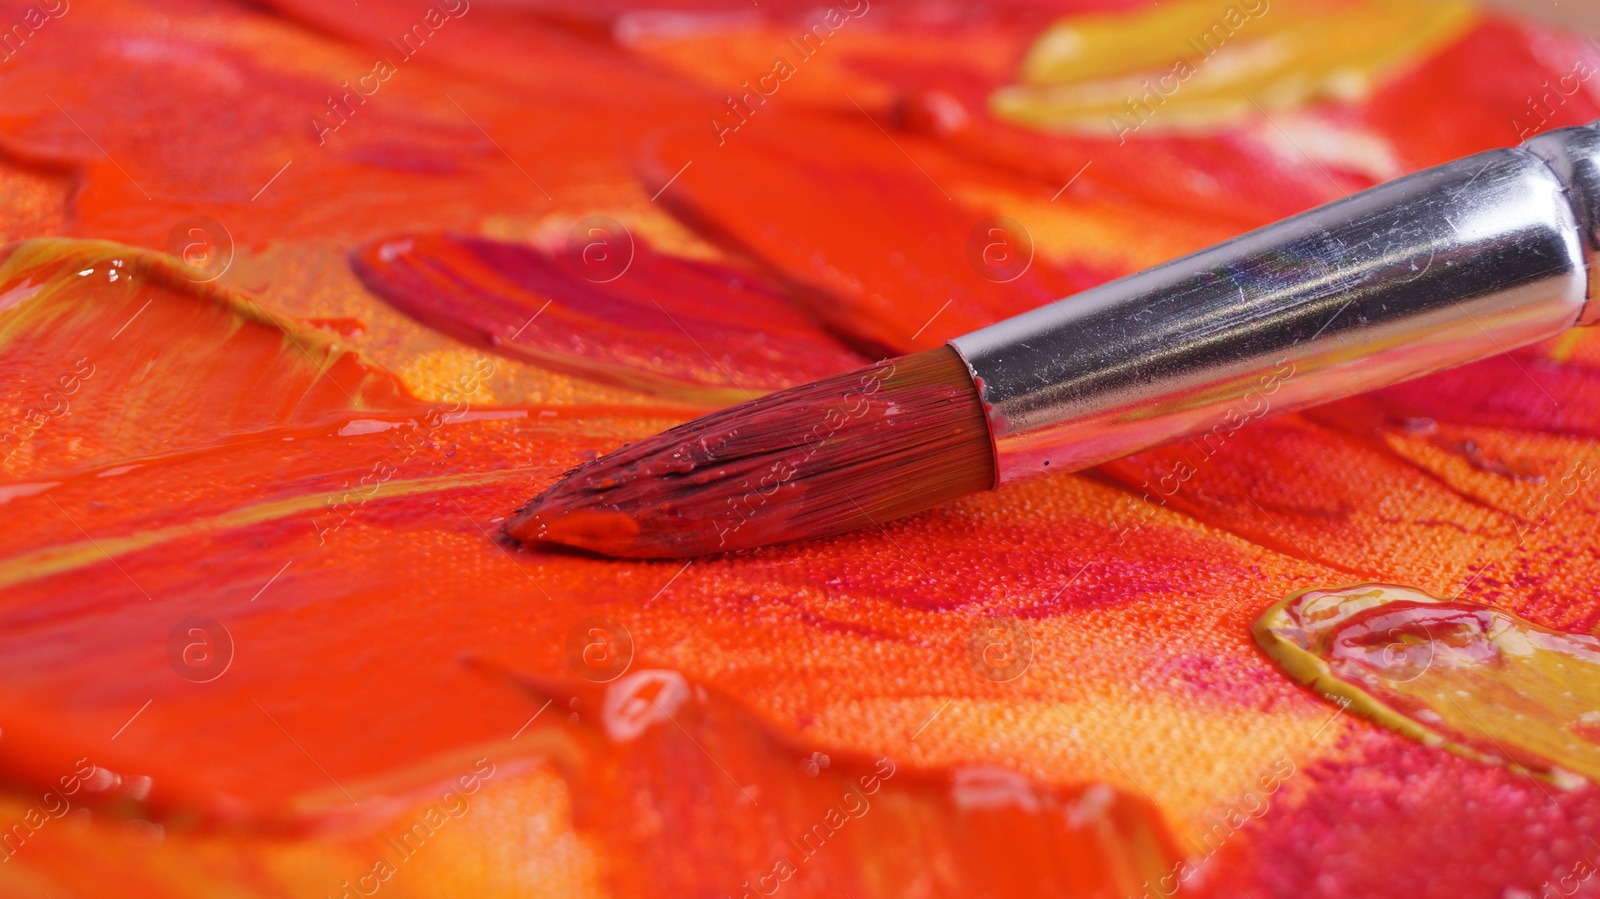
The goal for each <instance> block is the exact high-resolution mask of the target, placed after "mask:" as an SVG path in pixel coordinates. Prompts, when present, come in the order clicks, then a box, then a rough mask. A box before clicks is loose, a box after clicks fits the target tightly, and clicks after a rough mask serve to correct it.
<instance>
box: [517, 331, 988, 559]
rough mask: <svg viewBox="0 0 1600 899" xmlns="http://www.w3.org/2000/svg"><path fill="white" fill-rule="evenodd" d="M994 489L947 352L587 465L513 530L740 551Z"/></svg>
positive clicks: (983, 430)
mask: <svg viewBox="0 0 1600 899" xmlns="http://www.w3.org/2000/svg"><path fill="white" fill-rule="evenodd" d="M993 486H994V451H993V448H992V446H991V443H990V439H989V427H988V422H987V421H986V420H985V418H984V413H983V406H982V403H981V402H980V400H979V398H978V391H977V389H976V388H975V387H974V386H973V383H972V378H971V376H970V375H969V374H968V372H967V366H966V363H965V362H963V361H962V359H961V357H960V356H958V355H957V354H956V352H955V351H954V350H952V349H950V348H948V347H940V348H938V349H933V350H925V351H923V352H920V353H916V354H913V355H910V356H903V357H901V358H899V359H894V360H890V361H887V362H882V363H879V364H877V365H873V366H870V367H868V368H864V369H860V370H858V371H854V372H850V373H847V374H842V375H835V376H834V377H831V378H825V379H823V380H821V381H816V382H813V383H811V384H804V385H801V386H798V387H791V388H789V389H787V390H781V391H779V392H777V393H773V394H769V395H767V396H763V397H760V398H758V399H755V400H752V401H750V402H747V403H743V404H741V405H738V406H734V407H732V408H729V409H724V410H722V411H720V412H715V413H712V414H711V415H707V416H705V417H703V418H698V419H695V420H694V421H691V422H688V423H687V424H683V425H679V426H678V427H676V428H673V429H672V430H670V431H666V432H663V433H661V434H657V435H656V436H654V437H650V438H647V439H645V440H641V441H639V442H637V443H630V444H628V445H627V446H624V447H622V448H621V449H619V450H617V451H615V452H613V453H610V454H608V455H605V456H602V457H600V458H598V459H595V460H594V461H592V462H586V463H584V464H583V465H580V466H578V467H577V468H575V469H573V470H572V471H570V472H568V473H567V475H566V477H564V478H563V479H562V480H560V481H558V482H556V483H555V484H554V485H553V486H551V487H550V488H549V489H548V490H546V491H544V492H543V493H541V494H540V495H539V496H538V497H536V498H535V499H534V500H533V501H532V502H531V503H529V504H528V505H527V506H525V507H523V508H522V509H521V510H519V511H518V512H517V514H516V515H515V516H514V517H513V518H512V519H511V521H510V522H508V523H507V524H506V531H507V532H508V533H509V534H510V535H511V536H512V537H515V538H516V539H518V540H521V541H524V542H535V543H539V542H544V543H560V544H564V545H568V546H576V547H580V548H582V549H587V550H591V551H594V552H599V553H604V554H606V555H611V556H625V557H633V558H669V557H682V556H695V555H702V554H705V553H716V552H729V551H732V550H737V549H747V548H750V547H755V546H765V545H767V544H771V543H783V542H787V541H790V540H799V539H804V538H808V537H822V536H826V535H829V534H837V533H841V532H843V531H850V530H855V529H857V528H863V527H873V526H875V525H881V524H882V523H883V522H886V521H889V520H890V519H893V518H899V517H901V516H904V515H910V514H913V513H916V512H921V511H923V510H925V509H928V508H931V507H933V506H936V505H939V504H940V503H943V502H946V501H948V500H951V499H955V498H956V497H959V496H965V495H966V494H969V493H975V492H977V491H980V490H987V489H989V488H991V487H993Z"/></svg>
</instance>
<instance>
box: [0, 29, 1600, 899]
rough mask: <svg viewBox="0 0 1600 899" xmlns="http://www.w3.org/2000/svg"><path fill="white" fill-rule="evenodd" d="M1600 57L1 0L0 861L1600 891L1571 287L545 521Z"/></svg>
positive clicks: (1583, 73) (1003, 887)
mask: <svg viewBox="0 0 1600 899" xmlns="http://www.w3.org/2000/svg"><path fill="white" fill-rule="evenodd" d="M1597 71H1600V44H1596V43H1594V42H1592V41H1590V40H1588V39H1587V38H1585V37H1584V36H1583V35H1581V34H1577V33H1573V32H1566V31H1561V30H1559V29H1557V28H1555V27H1554V26H1550V25H1545V24H1535V23H1532V22H1530V21H1523V20H1520V19H1516V18H1511V17H1508V16H1506V15H1502V14H1495V13H1490V12H1487V11H1484V10H1481V9H1478V8H1476V7H1473V6H1469V5H1463V4H1459V3H1447V2H1440V3H1416V2H1411V0H1236V2H1232V3H1227V2H1223V0H1164V2H1162V3H1160V4H1146V3H1142V2H1123V0H1093V2H1090V0H1082V2H1057V3H1049V4H1025V3H1020V2H1017V3H1012V2H1005V3H999V4H991V5H985V6H982V7H977V6H967V5H962V4H950V3H944V2H938V0H913V2H890V0H854V2H844V0H839V2H837V3H836V4H835V5H832V6H827V5H823V4H821V3H814V2H805V3H800V2H792V0H761V2H759V3H756V2H752V3H750V4H749V5H748V6H741V5H738V4H715V5H714V4H709V3H705V2H702V0H682V2H677V3H673V4H671V5H668V6H660V5H646V4H634V3H630V2H624V0H600V2H595V3H587V4H573V5H570V6H569V5H558V4H554V3H550V2H547V0H526V2H517V3H511V2H500V3H491V2H487V0H436V2H433V3H431V4H430V3H425V2H422V0H349V2H345V0H326V2H324V0H318V2H312V0H262V2H257V3H248V4H246V3H225V2H220V0H171V2H165V3H157V2H153V0H96V2H93V3H91V2H89V0H70V2H69V0H49V2H46V0H36V2H33V3H26V4H25V3H20V2H11V3H6V4H4V5H3V6H0V240H3V241H4V242H5V246H4V248H3V249H0V513H3V518H0V783H3V790H0V894H4V895H6V896H18V897H45V896H48V897H54V899H63V897H102V896H105V897H121V896H174V897H219V896H227V897H324V896H326V897H335V899H353V897H356V896H374V895H381V896H384V897H419V899H420V897H430V899H431V897H440V896H454V897H457V899H460V897H544V896H560V897H569V896H570V897H591V896H592V897H654V896H673V897H716V899H721V897H731V899H740V897H755V896H784V897H802V896H805V897H812V896H815V897H841V896H842V897H849V899H869V897H944V896H950V897H1008V896H1030V897H1032V896H1086V897H1087V896H1095V897H1101V896H1104V897H1136V896H1149V897H1157V896H1171V895H1184V896H1195V897H1202V896H1205V897H1211V896H1215V897H1244V896H1260V897H1276V896H1327V897H1345V896H1362V897H1377V896H1395V897H1399V896H1404V897H1408V899H1416V897H1433V896H1438V897H1469V896H1470V897H1495V899H1512V897H1533V896H1546V895H1552V893H1553V894H1556V895H1562V896H1570V895H1600V880H1597V879H1595V878H1593V877H1592V875H1593V873H1594V871H1595V868H1596V867H1597V866H1600V845H1597V840H1600V790H1597V788H1596V787H1595V785H1594V783H1593V781H1592V777H1594V776H1595V773H1596V772H1597V771H1600V761H1597V755H1600V749H1597V747H1600V696H1597V695H1596V693H1597V692H1600V688H1597V686H1596V683H1597V680H1600V679H1597V678H1595V677H1593V676H1592V675H1594V674H1595V666H1596V665H1597V664H1600V661H1597V660H1600V642H1597V641H1596V640H1595V639H1594V637H1592V636H1591V631H1592V629H1593V628H1594V627H1595V626H1596V625H1597V623H1600V598H1597V594H1596V592H1595V589H1594V584H1595V583H1596V582H1597V580H1600V533H1597V528H1596V527H1595V523H1596V521H1600V491H1597V490H1596V486H1597V482H1596V480H1595V477H1594V476H1595V473H1596V471H1597V469H1600V448H1597V446H1596V444H1595V438H1596V437H1597V436H1600V342H1597V340H1596V338H1595V337H1594V336H1592V335H1591V334H1588V333H1586V332H1584V331H1582V330H1574V331H1572V332H1570V333H1568V334H1567V335H1564V336H1562V337H1560V338H1558V339H1555V340H1553V341H1550V342H1548V343H1545V344H1542V345H1539V346H1536V347H1533V348H1530V349H1526V350H1519V351H1515V352H1511V353H1507V354H1503V355H1501V356H1498V357H1496V358H1493V359H1490V360H1487V361H1484V362H1480V363H1477V364H1474V365H1471V366H1468V367H1465V368H1461V369H1457V370H1453V371H1449V372H1445V373H1442V374H1439V375H1435V376H1432V377H1429V378H1426V379H1423V380H1420V381H1416V382H1412V383H1407V384H1403V385H1399V386H1396V387H1393V388H1390V389H1387V390H1384V391H1381V392H1378V393H1375V394H1370V395H1365V396H1361V397H1357V398H1354V399H1350V400H1345V401H1341V402H1339V403H1335V404H1333V405H1330V406H1327V407H1323V408H1318V409H1315V410H1312V411H1309V412H1304V413H1299V414H1293V415H1275V414H1273V409H1272V393H1273V392H1274V390H1275V389H1276V386H1277V385H1275V384H1273V383H1264V384H1263V385H1262V388H1261V390H1260V391H1259V392H1258V393H1257V394H1255V395H1253V396H1251V397H1249V398H1247V399H1248V400H1249V401H1248V402H1246V403H1243V404H1241V407H1240V409H1239V414H1238V415H1236V416H1234V417H1233V418H1232V419H1231V420H1230V423H1229V425H1228V427H1226V428H1223V429H1219V430H1217V431H1215V432H1213V433H1211V434H1209V435H1207V436H1205V437H1204V438H1201V439H1196V440H1192V441H1187V442H1183V443H1180V444H1177V445H1173V446H1169V447H1165V448H1162V449H1158V450H1154V451H1150V452H1146V453H1142V454H1139V455H1137V456H1134V457H1131V458H1128V459H1125V460H1122V461H1119V462H1116V463H1113V464H1109V465H1106V466H1103V467H1101V468H1098V469H1095V470H1092V471H1088V472H1083V473H1079V474H1072V475H1063V476H1058V477H1054V478H1050V479H1047V480H1043V481H1038V482H1034V483H1030V484H1026V485H1021V486H1017V487H1013V488H1007V489H1004V490H1000V491H997V492H993V493H986V494H981V495H976V496H973V497H970V498H968V499H965V500H962V501H959V502H956V503H954V504H951V505H949V506H946V507H943V508H940V509H937V510H935V511H932V512H929V513H927V514H923V515H920V516H916V517H913V518H909V519H904V520H901V521H896V522H892V523H887V524H885V525H884V526H882V527H881V528H873V529H868V530H866V531H862V532H857V533H853V534H846V535H841V536H837V537H833V538H828V539H825V540H820V541H811V542H805V543H798V544H792V545H785V546H776V547H769V548H765V549H761V550H755V551H749V552H745V553H739V554H731V555H722V556H711V557H704V558H696V559H693V560H691V561H689V562H687V563H685V562H681V561H676V560H674V561H646V562H641V561H616V560H610V559H604V558H600V557H597V556H592V555H586V554H582V553H578V552H566V551H560V550H556V549H548V548H538V547H526V546H520V545H518V544H516V543H515V542H514V541H510V540H508V539H506V538H505V536H504V534H503V533H502V527H503V524H504V522H505V520H506V518H507V517H508V516H510V515H511V514H512V513H513V511H514V510H515V509H516V508H517V507H518V506H519V505H521V504H522V503H524V502H526V501H527V500H528V499H529V498H530V497H532V496H533V495H534V494H536V493H537V492H538V491H539V490H540V489H542V488H543V487H544V486H546V485H548V484H550V483H552V482H553V481H554V480H555V479H556V478H557V477H559V476H560V475H561V473H562V472H564V471H566V470H568V469H570V468H571V467H573V466H574V465H576V464H578V463H580V462H582V461H585V460H588V459H591V458H594V457H595V456H596V455H598V454H600V453H604V452H606V451H609V450H611V449H614V448H616V447H617V446H620V445H622V444H624V443H626V442H628V441H631V440H636V439H639V438H642V437H644V436H647V435H649V434H653V433H655V432H657V431H660V430H662V429H664V428H667V427H669V426H672V425H675V424H677V423H680V422H682V421H685V420H687V419H689V418H692V417H695V416H697V415H700V414H703V413H705V412H708V411H711V410H713V409H716V408H720V407H723V406H726V405H728V404H731V403H734V402H738V401H742V400H744V399H746V398H748V397H752V396H756V395H759V394H761V393H764V392H768V391H771V390H774V389H777V388H780V387H784V386H788V385H792V384H796V383H802V382H805V381H809V380H813V379H816V378H820V377H823V376H826V375H830V374H834V373H837V372H840V371H845V370H848V369H850V368H852V367H856V366H859V365H863V364H867V363H869V362H871V361H874V360H877V359H880V358H883V357H885V356H890V355H895V354H899V353H903V352H907V351H911V350H915V349H923V348H928V347H933V346H938V345H939V344H940V343H942V342H943V341H945V340H948V339H949V338H951V337H953V336H955V335H958V334H961V333H964V332H966V331H968V330H971V329H973V328H976V327H979V326H982V325H985V324H987V323H990V322H992V321H995V320H997V319H999V318H1003V317H1005V316H1009V315H1012V314H1015V313H1017V312H1020V311H1022V310H1025V309H1028V308H1032V307H1034V306H1037V305H1039V304H1041V303H1044V302H1048V301H1052V300H1055V299H1057V298H1059V297H1063V296H1069V295H1071V294H1073V293H1075V292H1077V291H1080V290H1082V289H1085V288H1087V287H1091V286H1094V285H1096V284H1100V283H1102V282H1104V281H1106V280H1109V279H1111V278H1114V277H1118V276H1121V275H1124V274H1128V273H1131V272H1134V271H1137V270H1140V269H1142V268H1145V267H1147V266H1150V265H1153V264H1156V263H1159V262H1163V261H1165V260H1167V259H1170V258H1173V257H1175V256H1178V255H1181V254H1183V253H1185V252H1188V251H1191V250H1195V249H1198V248H1201V247H1204V246H1207V245H1209V244H1212V243H1215V242H1217V241H1220V240H1224V239H1226V238H1228V237H1231V236H1234V235H1236V234H1238V233H1241V232H1243V231H1245V230H1249V229H1252V228H1255V227H1259V226H1262V225H1265V224H1267V223H1269V222H1272V221H1274V220H1276V219H1278V218H1281V217H1283V216H1286V215H1290V214H1293V213H1295V212H1298V211H1301V210H1304V209H1308V208H1311V207H1313V206H1316V205H1319V204H1321V203H1324V202H1328V201H1331V200H1334V199H1338V198H1340V197H1343V196H1345V195H1347V194H1349V193H1351V192H1354V191H1357V190H1360V189H1362V188H1364V187H1367V186H1370V185H1373V184H1376V183H1378V182H1381V181H1384V180H1387V179H1390V178H1393V177H1396V176H1399V175H1402V174H1405V173H1407V172H1410V171H1414V170H1416V169H1419V168H1422V167H1426V166H1429V165H1433V164H1437V163H1441V162H1444V161H1447V160H1450V159H1454V158H1457V157H1460V156H1463V155H1466V154H1470V153H1473V152H1477V151H1480V150H1486V149H1491V148H1497V147H1503V146H1510V145H1514V144H1516V143H1517V142H1519V141H1520V140H1523V139H1525V138H1527V137H1529V136H1532V135H1534V134H1537V133H1542V132H1544V131H1547V130H1549V129H1552V128H1557V127H1563V126H1567V125H1573V124H1579V123H1583V122H1588V121H1591V120H1594V119H1597V118H1600V79H1596V78H1595V77H1594V76H1595V74H1596V72H1597ZM1284 377H1286V378H1287V377H1292V372H1288V373H1285V375H1284ZM1353 585H1383V586H1366V587H1358V586H1353Z"/></svg>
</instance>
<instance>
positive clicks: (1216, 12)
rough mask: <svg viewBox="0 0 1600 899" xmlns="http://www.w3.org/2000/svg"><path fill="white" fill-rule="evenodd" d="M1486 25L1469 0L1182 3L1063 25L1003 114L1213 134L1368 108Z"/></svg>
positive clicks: (1001, 98)
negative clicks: (1416, 66)
mask: <svg viewBox="0 0 1600 899" xmlns="http://www.w3.org/2000/svg"><path fill="white" fill-rule="evenodd" d="M1475 20H1476V13H1475V12H1474V11H1473V8H1472V7H1471V6H1470V5H1468V4H1465V3H1458V2H1446V3H1417V2H1415V0H1296V2H1290V0H1236V2H1234V3H1232V4H1225V3H1221V2H1218V0H1181V2H1175V3H1174V2H1168V3H1162V4H1159V5H1157V6H1154V7H1151V8H1149V9H1146V10H1144V11H1141V12H1136V13H1096V14H1090V15H1082V16H1073V17H1070V18H1066V19H1062V20H1061V21H1059V22H1057V23H1056V24H1054V25H1052V26H1051V27H1050V28H1049V29H1047V30H1046V31H1045V33H1044V34H1043V35H1041V36H1040V38H1039V39H1038V41H1037V42H1036V43H1035V44H1034V45H1033V47H1032V49H1031V50H1030V51H1029V53H1028V55H1027V57H1026V59H1024V61H1023V64H1022V69H1021V72H1020V80H1021V83H1020V84H1016V85H1011V86H1008V87H1004V88H1001V89H1000V90H999V91H996V92H995V94H994V95H993V96H992V97H991V98H990V106H991V108H992V110H993V111H994V113H995V114H996V115H998V116H1000V117H1002V118H1005V119H1009V120H1011V121H1014V122H1017V123H1019V124H1023V125H1030V126H1034V127H1038V128H1044V129H1049V130H1058V131H1073V132H1082V133H1086V134H1091V135H1104V136H1106V137H1111V138H1119V139H1121V138H1122V137H1125V136H1126V135H1127V134H1130V133H1132V132H1133V131H1144V130H1146V129H1150V130H1161V129H1166V130H1170V129H1196V130H1205V129H1213V128H1216V127H1218V126H1222V125H1227V124H1231V123H1234V122H1238V121H1241V120H1244V119H1248V118H1249V117H1250V116H1252V115H1259V114H1260V113H1259V111H1258V110H1257V109H1256V106H1257V104H1259V105H1260V106H1261V107H1262V108H1264V109H1266V110H1269V111H1270V110H1273V109H1284V108H1290V107H1294V106H1299V105H1302V104H1305V103H1309V102H1313V101H1318V100H1337V101H1357V100H1360V99H1362V98H1364V97H1366V96H1367V95H1368V94H1369V93H1370V92H1371V91H1372V89H1373V88H1374V87H1375V86H1377V85H1379V84H1381V83H1382V82H1383V81H1384V80H1385V79H1387V78H1388V77H1390V76H1392V75H1393V74H1394V73H1395V72H1396V71H1398V70H1399V69H1400V68H1402V67H1403V66H1405V65H1406V64H1408V63H1410V62H1412V61H1414V60H1417V59H1420V58H1422V57H1424V56H1426V55H1427V54H1429V53H1431V52H1433V51H1435V50H1437V49H1438V48H1439V47H1441V46H1443V45H1444V44H1446V43H1449V42H1450V41H1452V40H1454V39H1455V38H1457V37H1459V36H1460V35H1461V34H1462V33H1464V32H1465V31H1466V30H1467V28H1469V27H1470V26H1471V25H1472V24H1473V23H1474V21H1475Z"/></svg>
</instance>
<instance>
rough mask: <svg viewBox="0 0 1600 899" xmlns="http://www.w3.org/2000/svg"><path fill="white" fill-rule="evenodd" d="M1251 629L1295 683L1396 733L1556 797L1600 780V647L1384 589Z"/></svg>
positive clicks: (1587, 639) (1407, 591)
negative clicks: (1548, 786) (1543, 786)
mask: <svg viewBox="0 0 1600 899" xmlns="http://www.w3.org/2000/svg"><path fill="white" fill-rule="evenodd" d="M1254 630H1255V636H1256V642H1258V643H1260V644H1261V647H1262V649H1264V650H1266V652H1267V654H1268V655H1270V656H1272V657H1273V658H1274V659H1275V660H1276V661H1277V662H1278V664H1279V665H1281V666H1283V668H1284V670H1285V671H1287V672H1288V673H1289V674H1290V675H1291V676H1293V677H1294V678H1296V679H1297V680H1300V681H1302V682H1304V683H1307V684H1310V685H1311V687H1312V689H1314V690H1316V691H1317V692H1319V693H1321V694H1323V695H1324V696H1327V697H1328V698H1330V699H1334V700H1336V701H1339V702H1340V703H1341V704H1348V705H1349V707H1350V708H1351V709H1352V710H1353V711H1354V712H1356V713H1359V714H1361V715H1363V716H1365V717H1367V718H1370V719H1372V720H1373V721H1376V722H1377V723H1379V724H1381V725H1383V726H1384V727H1387V728H1389V729H1391V730H1394V731H1397V732H1399V733H1402V734H1404V735H1406V736H1408V737H1412V738H1413V739H1416V740H1419V741H1421V742H1423V743H1425V744H1427V745H1429V746H1436V747H1440V748H1443V749H1448V750H1450V751H1451V752H1455V753H1458V754H1461V755H1464V756H1467V757H1469V758H1475V759H1479V760H1481V761H1486V762H1494V763H1500V764H1504V765H1506V766H1508V767H1510V768H1512V769H1513V770H1518V771H1523V772H1526V773H1529V774H1530V775H1534V776H1538V777H1540V778H1542V779H1545V780H1548V781H1550V782H1553V783H1555V784H1558V785H1561V786H1576V785H1580V784H1581V783H1582V780H1581V779H1579V778H1578V777H1575V776H1574V774H1580V775H1583V776H1585V777H1589V778H1595V777H1596V776H1600V639H1596V638H1594V637H1591V636H1588V635H1586V634H1568V633H1564V632H1561V631H1556V630H1551V629H1548V628H1544V627H1540V626H1539V625H1537V624H1534V623H1533V622H1530V621H1526V620H1524V619H1522V618H1519V617H1517V616H1515V615H1512V614H1511V613H1509V612H1506V611H1503V610H1501V609H1497V608H1495V607H1493V606H1486V605H1481V604H1478V603H1472V602H1463V601H1459V600H1445V599H1440V598H1439V597H1436V596H1431V595H1429V594H1427V593H1423V592H1422V591H1420V590H1414V589H1411V588H1408V587H1396V586H1390V585H1385V584H1359V585H1356V586H1351V587H1343V588H1334V589H1326V590H1303V591H1300V592H1298V593H1294V594H1291V595H1290V596H1289V597H1288V598H1286V599H1284V600H1282V601H1280V602H1278V603H1277V604H1275V605H1274V606H1273V607H1272V608H1270V609H1268V610H1267V612H1266V613H1265V614H1263V615H1262V616H1261V618H1260V619H1259V620H1258V621H1257V622H1256V625H1255V628H1254Z"/></svg>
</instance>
